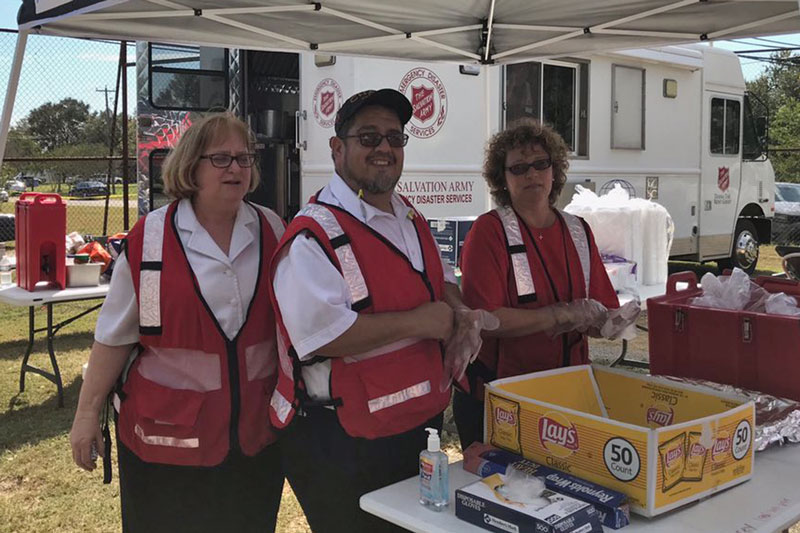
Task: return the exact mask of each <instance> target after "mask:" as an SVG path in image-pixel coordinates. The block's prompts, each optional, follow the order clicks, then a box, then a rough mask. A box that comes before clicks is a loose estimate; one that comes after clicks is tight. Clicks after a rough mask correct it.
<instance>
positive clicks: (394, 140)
mask: <svg viewBox="0 0 800 533" xmlns="http://www.w3.org/2000/svg"><path fill="white" fill-rule="evenodd" d="M351 137H358V142H360V143H361V146H365V147H367V148H375V147H376V146H380V144H381V143H382V142H383V139H384V137H385V138H386V142H388V143H389V146H391V147H392V148H402V147H403V146H405V145H406V144H407V143H408V135H407V134H405V133H387V134H386V135H381V134H380V133H375V132H369V133H359V134H358V135H343V136H341V137H340V138H341V139H349V138H351Z"/></svg>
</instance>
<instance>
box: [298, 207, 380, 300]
mask: <svg viewBox="0 0 800 533" xmlns="http://www.w3.org/2000/svg"><path fill="white" fill-rule="evenodd" d="M297 216H305V217H309V218H311V219H313V220H314V221H315V222H316V223H317V224H319V225H320V227H321V228H322V230H323V231H324V232H325V234H326V235H327V236H328V240H330V242H331V246H332V247H333V249H334V251H335V252H336V258H337V259H338V260H339V264H340V265H341V267H342V277H344V280H345V282H346V283H347V288H348V290H349V291H350V299H351V301H352V304H351V309H352V310H353V311H359V310H361V309H364V308H365V307H369V289H367V283H366V281H364V275H363V274H362V273H361V267H359V266H358V261H356V256H355V254H353V248H352V246H350V238H349V237H348V236H347V235H346V234H345V232H344V230H343V229H342V226H341V225H339V221H337V220H336V217H335V216H334V215H333V213H331V212H330V210H329V209H328V208H326V207H325V206H322V205H319V204H307V205H306V206H305V207H304V208H303V209H301V210H300V212H299V213H297Z"/></svg>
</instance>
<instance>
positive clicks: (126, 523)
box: [117, 439, 283, 533]
mask: <svg viewBox="0 0 800 533" xmlns="http://www.w3.org/2000/svg"><path fill="white" fill-rule="evenodd" d="M117 449H118V450H119V488H120V499H121V501H122V531H123V532H125V533H159V532H164V533H175V532H177V531H180V532H182V533H184V532H185V533H190V532H191V533H195V532H196V533H204V532H208V533H212V532H213V533H219V532H222V531H230V532H237V533H239V532H247V533H270V532H273V531H275V521H276V519H277V516H278V508H279V507H280V503H281V492H282V490H283V472H282V470H281V461H280V447H279V446H278V445H277V444H272V445H270V446H267V448H266V449H264V450H263V451H262V452H261V453H259V454H258V455H256V456H255V457H247V456H244V455H242V454H241V453H238V452H237V453H231V454H230V455H229V456H228V458H227V459H225V461H224V462H223V463H222V464H220V465H219V466H215V467H190V466H175V465H162V464H153V463H146V462H144V461H142V460H141V459H139V458H138V457H137V456H136V455H135V454H134V453H133V452H132V451H130V450H129V449H128V448H126V447H125V446H124V445H123V444H122V443H120V442H119V439H117Z"/></svg>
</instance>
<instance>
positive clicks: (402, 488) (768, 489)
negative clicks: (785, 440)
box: [360, 444, 800, 533]
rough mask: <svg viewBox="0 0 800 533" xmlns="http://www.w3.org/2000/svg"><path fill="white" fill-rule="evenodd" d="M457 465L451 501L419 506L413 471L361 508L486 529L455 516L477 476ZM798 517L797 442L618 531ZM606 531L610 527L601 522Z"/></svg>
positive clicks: (696, 532)
mask: <svg viewBox="0 0 800 533" xmlns="http://www.w3.org/2000/svg"><path fill="white" fill-rule="evenodd" d="M477 479H478V477H477V476H474V475H472V474H469V473H467V472H465V471H464V469H463V468H462V467H461V463H460V462H458V463H453V464H451V465H450V505H449V506H448V508H447V509H446V510H445V511H442V512H435V511H431V510H429V509H426V508H424V507H422V506H421V505H420V504H419V502H418V500H419V480H418V478H417V477H413V478H410V479H407V480H405V481H401V482H399V483H395V484H394V485H389V486H388V487H384V488H382V489H379V490H376V491H373V492H370V493H368V494H365V495H363V496H362V497H361V501H360V505H361V508H362V509H364V510H365V511H367V512H369V513H372V514H374V515H377V516H379V517H381V518H383V519H385V520H388V521H390V522H392V523H394V524H397V525H400V526H402V527H404V528H406V529H409V530H411V531H417V532H420V533H422V532H425V533H452V532H465V533H478V532H485V531H486V530H484V529H481V528H478V527H476V526H473V525H471V524H469V523H467V522H464V521H462V520H459V519H458V518H456V517H455V514H454V513H455V509H454V501H455V490H456V489H457V488H460V487H463V486H464V485H467V484H469V483H471V482H472V481H475V480H477ZM798 520H800V445H798V444H789V445H786V446H783V447H780V448H771V449H768V450H766V451H763V452H758V453H757V454H756V456H755V463H754V475H753V477H752V479H750V480H749V481H746V482H745V483H743V484H741V485H737V486H736V487H733V488H730V489H728V490H726V491H723V492H721V493H718V494H715V495H713V496H710V497H708V498H707V499H706V500H704V501H701V502H699V503H694V504H689V505H687V506H685V507H682V508H679V509H676V510H674V511H672V512H668V513H666V514H663V515H660V516H657V517H655V518H652V519H647V518H644V517H641V516H638V515H632V516H631V524H630V525H628V526H626V527H624V528H623V529H621V530H620V531H623V532H625V533H636V532H639V531H647V532H648V533H675V532H680V533H701V532H703V533H727V532H730V533H739V532H742V533H743V532H765V533H766V532H770V533H771V532H774V531H781V530H783V529H788V528H789V527H790V526H792V525H794V524H795V523H796V522H798ZM604 530H605V531H606V532H613V531H614V530H613V529H609V528H604Z"/></svg>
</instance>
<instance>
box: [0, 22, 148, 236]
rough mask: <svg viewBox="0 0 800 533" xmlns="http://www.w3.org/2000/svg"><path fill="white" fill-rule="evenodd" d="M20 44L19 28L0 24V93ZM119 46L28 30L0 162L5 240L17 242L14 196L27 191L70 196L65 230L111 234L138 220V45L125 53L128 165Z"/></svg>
mask: <svg viewBox="0 0 800 533" xmlns="http://www.w3.org/2000/svg"><path fill="white" fill-rule="evenodd" d="M16 44H17V33H16V31H13V30H0V88H2V90H0V94H5V93H6V91H7V90H8V87H7V85H8V81H9V73H10V71H11V66H12V61H13V57H14V51H15V47H16ZM120 52H121V46H120V43H119V42H118V41H97V40H87V39H73V38H66V37H50V36H42V35H30V36H29V37H28V42H27V47H26V50H25V56H24V60H23V64H22V71H21V74H20V81H19V86H18V89H17V95H16V100H15V102H14V112H13V114H12V117H11V129H10V131H9V136H8V141H7V143H6V152H5V158H4V161H3V165H2V168H0V242H3V241H13V239H14V224H13V213H14V205H15V200H16V198H17V197H18V196H19V195H20V194H21V193H23V192H28V191H35V192H54V193H58V194H60V195H61V196H62V197H63V198H64V199H65V200H66V201H67V232H73V231H77V232H79V233H80V234H82V235H92V236H99V235H113V234H115V233H118V232H121V231H125V230H127V229H128V228H129V227H130V226H132V225H133V223H134V222H135V221H136V218H137V183H136V157H135V151H136V122H135V120H134V119H135V109H136V106H135V103H136V100H135V95H136V76H135V58H136V54H135V44H134V43H129V44H128V46H127V47H126V56H127V57H126V58H125V61H126V62H127V74H128V75H127V91H128V100H127V115H128V116H129V117H130V118H129V120H128V135H127V152H128V154H129V156H128V163H127V172H126V171H125V168H124V166H125V163H124V158H123V144H124V142H123V141H124V139H123V137H124V135H123V131H122V117H123V113H125V111H124V110H123V95H122V90H121V88H122V86H123V83H122V75H121V69H120V68H119V64H120V56H121V53H120ZM117 87H119V88H120V89H119V90H118V89H117ZM124 176H127V183H125V181H126V180H125V179H124ZM126 191H127V202H126ZM126 203H127V206H128V207H127V216H126V213H125V207H124V206H125V204H126Z"/></svg>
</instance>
